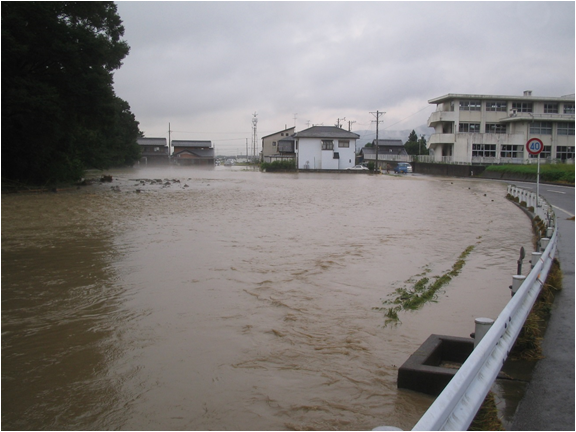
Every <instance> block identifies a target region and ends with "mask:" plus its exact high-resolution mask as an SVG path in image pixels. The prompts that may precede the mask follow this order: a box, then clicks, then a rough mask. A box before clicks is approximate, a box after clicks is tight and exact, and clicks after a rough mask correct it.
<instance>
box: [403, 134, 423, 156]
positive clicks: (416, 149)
mask: <svg viewBox="0 0 576 432" xmlns="http://www.w3.org/2000/svg"><path fill="white" fill-rule="evenodd" d="M404 148H405V149H406V153H408V154H409V155H413V156H415V155H427V154H429V151H428V149H427V148H426V138H424V135H422V137H421V138H418V135H416V132H415V131H414V130H412V132H410V136H409V137H408V141H406V143H405V144H404Z"/></svg>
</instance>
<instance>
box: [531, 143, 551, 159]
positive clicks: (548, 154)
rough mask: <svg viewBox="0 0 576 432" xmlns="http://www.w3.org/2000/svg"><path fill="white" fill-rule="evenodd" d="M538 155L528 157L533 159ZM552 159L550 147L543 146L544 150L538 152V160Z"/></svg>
mask: <svg viewBox="0 0 576 432" xmlns="http://www.w3.org/2000/svg"><path fill="white" fill-rule="evenodd" d="M537 157H538V155H533V154H531V155H530V158H532V159H535V158H537ZM551 157H552V146H544V149H543V150H542V151H541V152H540V158H542V159H550V158H551Z"/></svg>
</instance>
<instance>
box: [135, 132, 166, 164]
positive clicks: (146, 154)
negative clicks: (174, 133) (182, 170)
mask: <svg viewBox="0 0 576 432" xmlns="http://www.w3.org/2000/svg"><path fill="white" fill-rule="evenodd" d="M136 141H137V143H138V145H139V146H140V148H141V149H142V156H141V159H140V163H143V164H167V163H168V161H169V157H168V144H166V138H138V139H137V140H136Z"/></svg>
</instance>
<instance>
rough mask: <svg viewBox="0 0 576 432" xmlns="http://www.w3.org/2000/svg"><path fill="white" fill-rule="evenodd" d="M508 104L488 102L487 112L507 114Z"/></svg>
mask: <svg viewBox="0 0 576 432" xmlns="http://www.w3.org/2000/svg"><path fill="white" fill-rule="evenodd" d="M507 107H508V102H505V101H503V102H498V101H488V102H486V111H500V112H506V110H507Z"/></svg>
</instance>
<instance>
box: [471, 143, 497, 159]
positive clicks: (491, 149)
mask: <svg viewBox="0 0 576 432" xmlns="http://www.w3.org/2000/svg"><path fill="white" fill-rule="evenodd" d="M472 157H496V144H472Z"/></svg>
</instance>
